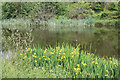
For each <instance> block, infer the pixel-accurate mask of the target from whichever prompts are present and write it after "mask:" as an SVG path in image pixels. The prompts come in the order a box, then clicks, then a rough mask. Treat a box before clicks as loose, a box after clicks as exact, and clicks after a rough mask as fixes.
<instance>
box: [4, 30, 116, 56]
mask: <svg viewBox="0 0 120 80" xmlns="http://www.w3.org/2000/svg"><path fill="white" fill-rule="evenodd" d="M68 29H69V30H68ZM58 30H59V31H56V30H54V29H53V30H52V29H51V30H50V29H44V30H43V29H38V28H35V29H33V30H32V32H30V33H27V34H31V35H30V36H31V38H32V40H33V41H32V42H30V41H29V40H30V39H29V37H28V36H27V34H24V35H22V33H25V32H27V31H25V30H18V31H17V30H16V32H17V33H15V31H14V30H13V31H12V32H11V31H9V30H8V31H7V32H5V35H4V36H6V37H8V36H10V37H11V36H12V34H15V35H14V36H16V39H22V38H23V39H25V40H26V41H24V40H18V43H19V41H23V43H19V44H20V45H19V46H22V44H25V43H24V42H26V43H27V41H28V42H30V43H31V44H32V45H33V44H35V45H39V46H40V47H42V48H45V47H46V46H48V45H51V46H52V47H55V46H56V43H63V42H64V43H69V44H71V45H72V46H74V47H76V44H80V49H81V50H85V51H87V52H91V53H94V54H95V55H99V56H114V55H115V56H116V58H117V57H118V32H117V30H104V29H103V30H102V29H94V28H84V29H82V28H79V29H78V28H77V29H71V30H70V28H66V29H65V28H63V29H62V30H61V31H60V29H58ZM18 33H20V34H18ZM7 34H9V35H7ZM10 34H11V35H10ZM18 36H19V38H18ZM20 36H21V37H20ZM12 39H13V38H12ZM12 41H15V39H14V40H11V42H9V43H8V44H16V43H17V42H15V43H13V42H12ZM8 44H6V45H8ZM19 46H18V47H19ZM10 47H12V46H10ZM14 47H15V46H14Z"/></svg>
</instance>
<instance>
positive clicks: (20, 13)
mask: <svg viewBox="0 0 120 80" xmlns="http://www.w3.org/2000/svg"><path fill="white" fill-rule="evenodd" d="M33 7H34V4H33V3H31V2H29V3H27V2H6V3H3V5H2V14H3V16H2V18H3V19H9V18H17V17H25V16H28V14H30V12H31V11H32V10H33Z"/></svg>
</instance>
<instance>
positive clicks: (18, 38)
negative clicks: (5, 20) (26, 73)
mask: <svg viewBox="0 0 120 80" xmlns="http://www.w3.org/2000/svg"><path fill="white" fill-rule="evenodd" d="M31 42H32V37H31V31H26V30H18V29H4V28H3V29H2V49H3V51H4V50H8V49H19V50H20V49H25V48H26V47H28V46H29V45H30V44H31Z"/></svg>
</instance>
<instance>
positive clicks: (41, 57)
mask: <svg viewBox="0 0 120 80" xmlns="http://www.w3.org/2000/svg"><path fill="white" fill-rule="evenodd" d="M16 58H17V60H16ZM16 58H15V61H14V63H12V62H10V63H9V64H6V63H5V62H4V63H3V66H4V67H3V75H2V76H3V78H5V77H7V78H10V77H11V78H12V77H19V78H20V77H25V78H27V77H30V78H33V77H35V78H41V77H44V78H51V77H54V78H68V77H69V78H118V73H119V72H118V62H117V60H116V59H114V58H111V57H109V58H108V57H106V58H104V57H103V58H100V57H96V56H94V54H92V53H91V54H90V53H88V52H85V51H80V48H79V47H77V48H74V47H72V46H69V45H64V44H63V45H62V47H60V45H58V46H57V47H55V48H51V47H49V48H46V49H41V48H38V49H37V48H35V47H34V48H33V49H32V48H28V49H26V50H24V51H23V52H21V53H19V54H18V55H17V56H16ZM6 61H7V60H6ZM7 62H8V61H7ZM11 64H13V66H12V65H11ZM16 66H17V68H14V67H16ZM8 67H11V69H9V68H8ZM34 68H36V69H37V70H36V71H34ZM22 69H24V70H25V71H24V70H23V71H22ZM18 70H20V71H18ZM16 71H17V72H16ZM12 72H16V74H11V73H12ZM23 74H24V75H23ZM42 74H44V75H43V76H41V75H42ZM30 75H31V76H30ZM45 75H46V76H45ZM53 75H54V76H53Z"/></svg>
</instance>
